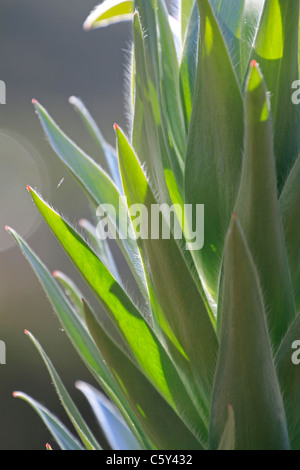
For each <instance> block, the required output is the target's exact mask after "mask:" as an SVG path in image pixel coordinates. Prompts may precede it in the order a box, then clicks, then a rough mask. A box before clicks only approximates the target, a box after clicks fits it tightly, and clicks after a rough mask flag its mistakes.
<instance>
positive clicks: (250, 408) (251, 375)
mask: <svg viewBox="0 0 300 470" xmlns="http://www.w3.org/2000/svg"><path fill="white" fill-rule="evenodd" d="M222 288H223V295H222V306H221V315H222V318H221V339H220V352H219V359H218V365H217V370H216V376H215V385H214V393H213V400H212V408H211V433H210V445H211V447H212V448H213V449H217V448H218V446H219V443H220V440H221V438H222V435H223V432H224V429H225V426H226V423H227V416H228V405H229V404H231V405H232V407H233V410H234V415H235V438H236V443H235V449H236V450H259V449H264V450H271V449H274V450H275V449H276V450H280V449H288V448H289V439H288V432H287V426H286V418H285V412H284V408H283V402H282V397H281V393H280V389H279V385H278V381H277V377H276V373H275V368H274V363H273V358H272V352H271V345H270V341H269V335H268V331H267V325H266V318H265V310H264V304H263V298H262V293H261V290H260V285H259V280H258V276H257V272H256V269H255V266H254V263H253V260H252V257H251V255H250V252H249V249H248V247H247V245H246V241H245V238H244V236H243V234H242V231H241V228H240V225H239V223H238V221H237V219H236V216H234V217H233V220H232V223H231V226H230V230H229V233H228V235H227V241H226V246H225V255H224V281H223V286H222ZM262 359H263V360H262Z"/></svg>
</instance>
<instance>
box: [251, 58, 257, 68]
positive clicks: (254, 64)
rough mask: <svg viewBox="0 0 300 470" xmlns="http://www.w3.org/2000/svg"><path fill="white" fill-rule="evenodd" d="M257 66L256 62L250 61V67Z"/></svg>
mask: <svg viewBox="0 0 300 470" xmlns="http://www.w3.org/2000/svg"><path fill="white" fill-rule="evenodd" d="M256 66H257V62H256V60H254V59H253V60H251V67H256Z"/></svg>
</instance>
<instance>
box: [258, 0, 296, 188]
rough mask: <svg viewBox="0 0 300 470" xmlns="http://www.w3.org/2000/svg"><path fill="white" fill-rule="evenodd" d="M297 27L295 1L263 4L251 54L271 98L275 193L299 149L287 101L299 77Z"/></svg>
mask: <svg viewBox="0 0 300 470" xmlns="http://www.w3.org/2000/svg"><path fill="white" fill-rule="evenodd" d="M298 27H299V1H298V0H290V1H288V2H287V1H285V0H270V1H268V2H265V7H264V11H263V16H262V19H261V23H260V27H259V31H258V34H257V38H256V43H255V51H254V54H253V56H254V58H255V59H256V60H257V61H258V62H259V64H260V67H261V70H262V73H263V75H264V78H265V81H266V84H267V89H268V91H269V93H270V96H271V110H272V117H273V130H274V153H275V157H276V169H277V181H278V188H279V191H281V189H282V187H283V184H284V182H285V179H286V177H287V175H288V172H289V170H290V168H291V167H292V165H293V164H294V162H295V160H296V158H297V157H298V155H299V150H300V146H299V144H300V137H299V132H298V130H299V125H300V114H299V113H300V109H299V106H295V105H294V103H293V102H292V100H291V85H292V83H293V82H294V81H295V80H297V79H298V77H299V71H298Z"/></svg>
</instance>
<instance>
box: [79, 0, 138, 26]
mask: <svg viewBox="0 0 300 470" xmlns="http://www.w3.org/2000/svg"><path fill="white" fill-rule="evenodd" d="M132 13H133V0H104V2H102V3H101V4H100V5H99V6H97V7H96V8H95V9H94V10H93V11H92V12H91V14H90V15H89V16H88V18H87V19H86V20H85V22H84V25H83V27H84V29H86V30H89V29H94V28H101V27H103V26H108V25H110V24H113V23H119V22H120V21H127V20H130V19H131V18H132Z"/></svg>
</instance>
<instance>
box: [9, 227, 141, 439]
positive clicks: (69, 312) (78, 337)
mask: <svg viewBox="0 0 300 470" xmlns="http://www.w3.org/2000/svg"><path fill="white" fill-rule="evenodd" d="M6 229H7V230H8V231H9V233H10V234H11V235H12V236H13V237H14V239H15V240H16V242H17V244H18V245H19V247H20V249H21V251H22V253H23V254H24V256H25V257H26V258H27V260H28V261H29V263H30V265H31V266H32V268H33V270H34V272H35V273H36V275H37V277H38V279H39V280H40V282H41V284H42V286H43V288H44V290H45V292H46V294H47V296H48V298H49V300H50V302H51V304H52V306H53V308H54V310H55V312H56V313H57V315H58V318H59V320H60V322H61V324H62V326H63V328H64V331H65V332H66V333H67V335H68V336H69V338H70V340H71V342H72V344H73V345H74V347H75V349H76V351H77V352H78V354H79V356H80V357H81V358H82V360H83V361H84V363H85V364H86V365H87V367H88V369H89V370H90V371H91V373H92V374H93V376H94V377H95V378H96V380H98V382H99V383H100V384H101V386H102V387H104V389H105V391H106V392H107V393H108V395H109V396H110V397H111V398H112V399H113V400H115V401H116V402H117V403H118V406H120V408H121V409H122V412H124V415H125V416H126V418H127V419H128V422H130V423H131V421H132V422H133V423H134V426H135V427H136V428H138V423H136V422H135V417H134V416H132V412H131V410H130V407H129V406H128V403H127V401H126V399H125V398H124V396H123V394H122V391H121V390H120V388H119V387H118V385H117V384H116V382H115V381H114V380H113V378H112V376H111V373H110V371H109V370H108V368H107V366H106V364H105V363H104V361H103V358H102V357H101V356H100V354H99V351H98V349H97V348H96V346H95V343H94V341H93V340H92V338H91V336H90V334H89V332H88V331H87V329H86V327H85V326H84V325H83V324H82V321H81V320H80V319H79V318H78V315H77V314H76V313H75V312H74V310H73V308H72V307H71V305H70V302H69V300H68V299H67V297H66V296H65V295H64V294H63V292H62V290H61V289H60V288H59V286H58V284H57V283H56V282H55V280H54V278H53V277H52V276H51V274H50V272H49V271H48V269H47V268H46V266H45V265H44V264H43V263H42V262H41V261H40V259H39V258H38V257H37V256H36V255H35V253H34V252H33V251H32V250H31V248H30V247H29V246H28V245H27V243H26V242H25V241H24V240H23V239H22V238H21V237H20V236H19V235H18V234H17V233H16V232H15V231H14V230H13V229H11V228H9V227H6ZM139 434H140V437H141V439H142V440H143V443H144V445H145V447H146V448H148V444H147V439H146V438H145V436H144V434H143V432H142V430H141V429H139Z"/></svg>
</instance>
